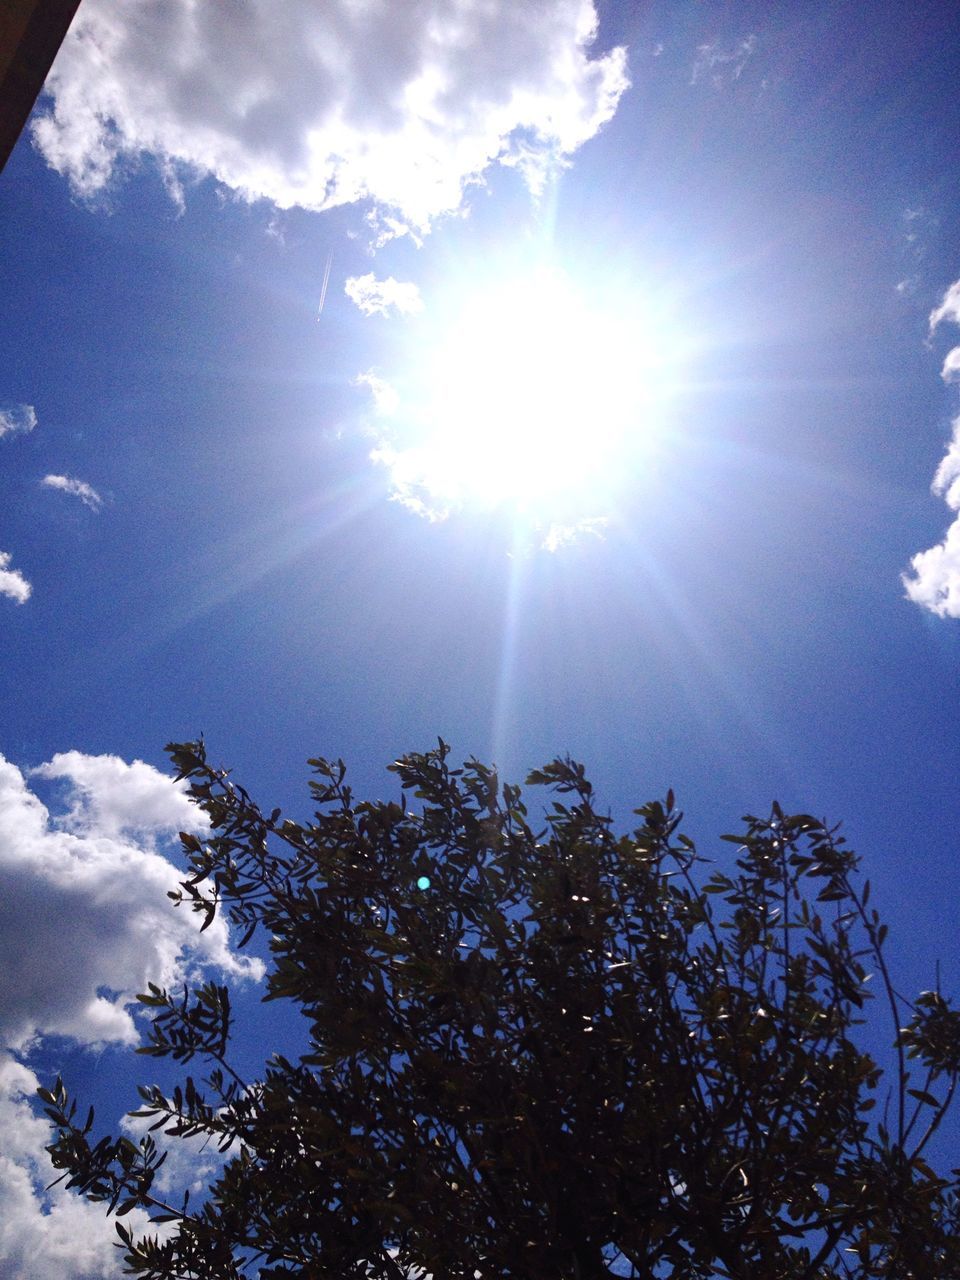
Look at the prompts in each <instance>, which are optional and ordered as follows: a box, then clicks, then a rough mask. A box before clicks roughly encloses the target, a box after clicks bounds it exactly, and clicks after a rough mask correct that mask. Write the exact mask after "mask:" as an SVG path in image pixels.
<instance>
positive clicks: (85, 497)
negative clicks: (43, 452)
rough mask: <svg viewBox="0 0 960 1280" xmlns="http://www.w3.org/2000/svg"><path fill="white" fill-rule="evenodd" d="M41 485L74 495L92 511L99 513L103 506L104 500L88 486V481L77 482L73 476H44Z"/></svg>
mask: <svg viewBox="0 0 960 1280" xmlns="http://www.w3.org/2000/svg"><path fill="white" fill-rule="evenodd" d="M40 483H41V484H42V485H46V487H47V488H48V489H59V490H60V492H61V493H70V494H73V496H74V497H75V498H79V499H80V501H81V502H82V503H83V505H84V506H85V507H89V508H90V510H91V511H99V510H100V508H101V507H102V506H103V499H102V498H101V497H100V495H99V493H97V491H96V489H94V488H93V487H92V486H91V485H89V484H87V482H86V480H77V479H75V478H74V477H73V476H55V475H49V476H44V477H43V479H42V480H41V481H40Z"/></svg>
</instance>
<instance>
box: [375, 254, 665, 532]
mask: <svg viewBox="0 0 960 1280" xmlns="http://www.w3.org/2000/svg"><path fill="white" fill-rule="evenodd" d="M608 293H609V291H608ZM421 341H422V339H421ZM427 348H428V351H427V354H426V355H425V356H424V355H423V354H422V352H421V354H420V355H419V356H418V359H417V367H418V374H417V377H416V379H415V385H414V386H413V387H411V386H409V385H408V386H406V387H405V388H404V394H403V395H402V397H401V403H402V410H401V411H400V413H399V415H398V417H399V426H400V431H399V433H398V436H397V439H396V444H395V447H391V448H389V449H383V450H379V451H378V452H377V455H375V456H377V457H378V458H379V460H380V461H382V462H386V463H387V464H388V465H389V466H390V467H391V471H392V474H393V479H394V484H395V486H396V488H397V491H398V493H399V495H400V496H401V497H404V498H405V499H406V500H408V501H410V502H411V503H412V504H414V505H419V506H420V507H421V508H422V509H425V510H427V511H433V512H436V513H442V512H443V511H445V510H449V509H451V508H455V507H460V506H480V507H496V506H508V507H510V508H511V509H513V510H514V511H521V512H525V513H528V514H530V515H532V516H534V517H535V518H540V519H552V518H554V517H555V516H556V514H557V512H558V511H561V510H562V511H563V512H565V513H569V511H570V510H571V509H572V508H575V509H577V510H578V511H579V512H580V514H581V515H584V516H586V515H590V514H596V513H594V512H591V511H590V510H589V507H590V505H591V503H598V502H600V501H601V500H602V498H603V497H604V496H605V495H607V494H609V493H610V492H611V491H613V490H614V489H616V488H617V487H618V486H619V485H620V484H621V483H622V482H623V480H624V478H625V472H626V471H628V470H630V469H632V468H636V467H638V466H639V465H642V460H643V457H644V456H645V454H646V453H648V452H649V451H650V450H651V449H652V448H653V447H655V445H656V437H657V425H658V421H659V417H661V416H662V414H661V410H662V405H663V402H664V400H665V396H666V392H667V387H668V382H669V377H668V370H669V369H670V367H671V366H674V365H675V364H676V360H677V356H678V350H679V349H678V346H677V343H676V342H675V341H674V340H672V339H671V337H670V334H669V326H668V325H666V324H665V323H663V322H662V320H660V321H659V322H658V317H657V316H656V315H655V314H653V312H652V310H650V309H645V308H644V306H643V305H642V300H639V299H635V300H632V301H629V300H625V299H623V298H619V297H618V298H615V299H613V300H611V299H610V297H609V296H604V295H602V294H601V293H600V292H598V291H594V292H593V293H592V294H588V293H586V292H585V291H583V290H579V289H577V288H576V287H575V286H574V284H573V282H572V281H571V279H570V278H569V277H568V276H567V275H566V274H564V273H563V272H561V271H560V270H558V269H555V268H542V269H540V270H537V271H533V272H529V273H527V274H525V275H523V276H519V277H518V276H515V277H512V278H509V279H502V280H499V281H495V282H492V283H486V284H476V285H474V286H472V287H471V288H470V289H469V290H467V291H466V293H465V294H464V295H463V296H462V297H461V299H460V300H459V301H457V300H450V301H449V302H448V304H447V307H446V308H445V311H444V314H443V317H442V320H441V321H440V322H439V323H437V324H436V327H435V329H434V332H433V337H432V339H431V340H430V341H429V342H428V343H427ZM411 392H412V396H411Z"/></svg>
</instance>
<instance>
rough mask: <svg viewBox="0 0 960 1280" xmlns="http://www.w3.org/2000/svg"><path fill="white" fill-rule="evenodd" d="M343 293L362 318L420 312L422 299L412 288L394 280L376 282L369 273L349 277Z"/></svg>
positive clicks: (389, 278)
mask: <svg viewBox="0 0 960 1280" xmlns="http://www.w3.org/2000/svg"><path fill="white" fill-rule="evenodd" d="M343 291H344V293H345V294H346V295H347V297H348V298H349V299H350V301H351V302H353V303H355V304H356V306H358V307H359V308H360V310H361V311H362V312H363V314H364V315H365V316H373V315H381V316H388V315H389V314H390V312H391V311H398V312H399V313H400V315H413V314H414V313H416V312H417V311H422V310H423V299H422V298H421V297H420V290H419V289H418V288H417V286H416V285H415V284H413V283H412V282H411V281H406V280H394V278H393V276H387V278H386V280H378V279H377V277H376V276H375V275H374V274H373V272H372V271H370V272H368V273H367V274H366V275H365V276H349V277H348V278H347V282H346V284H345V285H344V287H343Z"/></svg>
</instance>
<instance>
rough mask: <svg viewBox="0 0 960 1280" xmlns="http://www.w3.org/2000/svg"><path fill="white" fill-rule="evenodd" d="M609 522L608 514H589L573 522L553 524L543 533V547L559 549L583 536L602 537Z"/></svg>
mask: <svg viewBox="0 0 960 1280" xmlns="http://www.w3.org/2000/svg"><path fill="white" fill-rule="evenodd" d="M609 524H610V519H609V517H608V516H588V517H587V518H585V519H583V520H575V521H574V522H573V523H572V524H551V525H550V526H549V528H548V529H547V530H546V532H545V533H544V535H543V541H542V542H541V543H540V546H541V549H542V550H544V551H559V550H560V548H561V547H568V546H570V545H571V543H574V542H580V541H581V540H582V539H583V538H602V537H603V535H604V530H605V529H606V528H607V526H608V525H609Z"/></svg>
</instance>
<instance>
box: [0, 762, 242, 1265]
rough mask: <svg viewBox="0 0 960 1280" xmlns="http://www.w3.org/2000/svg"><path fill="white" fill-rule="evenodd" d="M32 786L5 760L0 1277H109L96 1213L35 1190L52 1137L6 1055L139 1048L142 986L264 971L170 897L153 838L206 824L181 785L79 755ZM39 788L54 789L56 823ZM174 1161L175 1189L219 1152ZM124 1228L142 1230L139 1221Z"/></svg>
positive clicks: (40, 774) (105, 1234) (28, 1082)
mask: <svg viewBox="0 0 960 1280" xmlns="http://www.w3.org/2000/svg"><path fill="white" fill-rule="evenodd" d="M29 778H30V779H31V781H32V780H33V779H36V781H35V782H33V785H32V786H31V783H30V782H28V777H27V776H25V775H24V774H23V772H22V771H21V770H20V769H18V768H16V767H15V766H14V765H13V764H11V763H10V762H9V761H7V760H5V759H4V758H3V757H2V756H0V883H2V884H3V894H2V895H0V1275H2V1276H4V1277H11V1280H81V1278H86V1277H91V1278H92V1277H102V1276H114V1275H119V1274H120V1265H119V1261H118V1259H119V1254H118V1251H117V1250H116V1249H115V1248H114V1245H113V1241H114V1240H115V1238H116V1237H115V1234H114V1231H113V1224H112V1222H111V1221H108V1220H107V1218H106V1217H105V1215H104V1213H103V1209H102V1206H97V1205H89V1204H86V1203H85V1202H84V1201H82V1200H81V1199H80V1198H79V1197H77V1196H76V1195H75V1194H74V1193H73V1192H66V1191H64V1189H63V1188H62V1187H60V1188H54V1189H53V1190H52V1191H50V1192H46V1191H44V1189H43V1188H44V1186H45V1184H46V1183H48V1182H50V1181H51V1171H50V1164H49V1160H48V1158H47V1155H46V1152H45V1151H44V1147H45V1146H46V1145H47V1143H48V1142H49V1141H50V1138H49V1128H48V1125H47V1122H46V1120H45V1119H42V1118H40V1117H39V1116H38V1115H37V1114H36V1113H35V1112H34V1111H33V1109H32V1107H31V1105H30V1101H31V1099H32V1098H33V1093H34V1090H35V1089H36V1086H37V1080H36V1077H35V1075H34V1073H33V1072H32V1071H30V1070H29V1069H28V1068H27V1067H26V1066H25V1065H24V1064H23V1063H22V1062H20V1061H18V1060H17V1059H16V1057H14V1056H13V1053H12V1052H10V1051H11V1050H12V1051H13V1052H20V1053H23V1052H29V1051H30V1050H31V1049H36V1048H37V1047H38V1045H39V1042H40V1041H41V1039H42V1037H43V1036H45V1035H50V1034H59V1035H67V1036H70V1037H72V1038H74V1039H75V1040H77V1041H79V1042H81V1043H84V1044H88V1045H91V1046H96V1045H102V1044H104V1043H105V1042H109V1041H113V1042H120V1043H134V1042H135V1041H136V1040H137V1039H138V1037H137V1033H136V1028H135V1026H134V1023H133V1019H132V1017H131V1013H130V1008H131V1005H132V1003H133V1000H134V995H135V993H136V992H137V991H138V990H143V989H144V987H145V985H146V983H147V982H148V981H154V982H157V983H160V984H165V985H168V986H171V985H174V984H176V983H178V982H180V981H181V980H182V979H183V978H184V977H185V976H186V974H187V973H188V971H190V970H191V969H194V968H196V967H197V966H201V965H204V966H206V965H209V966H212V967H214V968H216V969H218V970H220V971H221V972H223V973H226V974H227V975H228V976H231V977H234V978H238V977H259V976H260V974H261V973H262V966H261V965H260V963H259V962H258V961H256V960H253V961H251V960H247V959H239V958H238V957H237V956H235V955H234V954H233V953H232V952H231V951H230V948H229V940H228V936H227V930H226V927H225V925H224V924H223V923H222V922H221V921H219V920H218V921H215V922H214V924H212V925H211V926H210V928H209V929H207V930H206V931H205V932H204V933H203V934H200V933H199V930H198V923H197V918H196V917H195V916H194V915H193V913H191V912H188V911H184V910H183V909H179V910H178V909H177V908H175V907H174V906H173V904H172V903H171V902H170V900H169V899H168V898H167V896H166V895H167V890H168V889H170V888H171V886H173V885H174V884H175V883H176V881H177V879H178V877H179V873H178V870H177V868H176V866H175V865H174V864H173V863H172V862H171V861H170V860H169V859H168V858H166V857H165V856H164V855H163V853H162V852H161V851H160V849H161V848H162V845H163V842H164V841H166V840H168V839H169V838H170V836H171V835H172V834H173V833H175V832H176V831H177V830H179V829H180V828H181V827H183V828H186V829H188V830H195V831H200V830H202V829H203V828H204V825H205V822H204V819H203V815H202V814H200V813H199V811H198V810H197V809H196V808H195V807H194V806H193V805H192V803H191V802H190V800H189V799H188V797H187V795H186V794H185V792H184V789H183V786H182V784H177V783H175V782H173V781H171V779H169V778H167V777H165V776H164V775H163V774H161V773H160V772H158V771H157V770H156V769H154V768H152V766H150V765H147V764H144V763H143V762H142V761H134V763H133V764H126V763H125V762H124V761H122V760H120V759H118V758H117V757H115V756H87V755H84V754H82V753H81V752H79V751H67V752H63V753H60V754H58V755H55V756H54V757H53V759H52V760H50V761H48V762H47V763H46V764H44V765H41V766H40V767H39V768H38V769H35V770H33V771H32V772H31V774H30V775H29ZM38 783H39V784H40V785H43V786H46V787H48V788H52V789H53V790H55V791H56V792H57V794H58V798H59V801H58V812H57V813H56V814H54V813H51V811H50V809H48V807H47V806H46V805H45V804H44V803H43V801H42V800H41V799H40V797H39V796H38V795H37V794H36V787H37V784H38ZM4 1050H6V1052H4ZM135 1130H136V1125H135V1123H134V1122H130V1123H129V1125H128V1131H130V1132H135ZM177 1155H178V1164H177V1169H176V1172H177V1173H178V1174H180V1175H182V1176H183V1181H184V1182H189V1181H190V1180H191V1176H192V1177H193V1178H194V1179H196V1178H201V1179H202V1178H203V1177H204V1176H205V1175H206V1174H207V1173H208V1172H209V1171H210V1170H209V1168H208V1166H209V1164H210V1161H211V1160H212V1159H213V1158H214V1157H209V1156H206V1155H205V1156H204V1157H203V1160H202V1161H201V1162H200V1163H199V1164H197V1166H196V1168H193V1169H191V1168H190V1167H188V1166H189V1155H190V1153H189V1152H187V1151H178V1153H177ZM184 1160H187V1162H188V1163H187V1164H184ZM131 1219H135V1220H134V1221H132V1225H133V1226H134V1227H135V1228H136V1229H141V1228H142V1227H143V1226H144V1225H145V1218H144V1217H143V1215H141V1214H139V1212H138V1211H135V1213H134V1214H133V1215H131Z"/></svg>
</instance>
